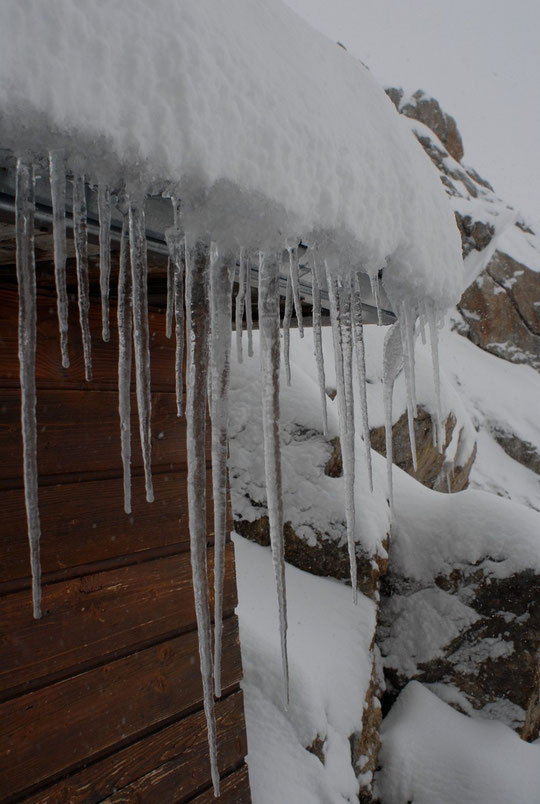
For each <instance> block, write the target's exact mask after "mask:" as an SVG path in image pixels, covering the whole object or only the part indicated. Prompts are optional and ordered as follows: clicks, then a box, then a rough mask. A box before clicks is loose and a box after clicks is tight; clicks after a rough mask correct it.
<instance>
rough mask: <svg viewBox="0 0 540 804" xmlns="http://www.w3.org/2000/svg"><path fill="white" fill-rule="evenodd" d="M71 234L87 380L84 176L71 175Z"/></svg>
mask: <svg viewBox="0 0 540 804" xmlns="http://www.w3.org/2000/svg"><path fill="white" fill-rule="evenodd" d="M73 234H74V239H75V257H76V263H77V284H78V297H79V321H80V323H81V333H82V343H83V353H84V374H85V378H86V381H87V382H90V381H91V379H92V340H91V336H90V324H89V321H88V313H89V311H90V297H89V289H88V237H87V235H88V232H87V219H86V190H85V185H84V176H80V175H76V176H74V177H73Z"/></svg>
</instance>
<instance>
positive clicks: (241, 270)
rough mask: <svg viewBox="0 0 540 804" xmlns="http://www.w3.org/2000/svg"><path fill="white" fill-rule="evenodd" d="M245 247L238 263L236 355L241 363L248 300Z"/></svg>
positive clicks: (241, 250)
mask: <svg viewBox="0 0 540 804" xmlns="http://www.w3.org/2000/svg"><path fill="white" fill-rule="evenodd" d="M244 263H245V256H244V248H241V249H240V259H239V265H238V293H237V294H236V308H235V313H236V314H235V326H236V357H237V360H238V362H239V363H241V362H242V360H243V354H242V321H243V319H244V304H245V300H246V271H245V264H244Z"/></svg>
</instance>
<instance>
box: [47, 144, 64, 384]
mask: <svg viewBox="0 0 540 804" xmlns="http://www.w3.org/2000/svg"><path fill="white" fill-rule="evenodd" d="M49 180H50V185H51V201H52V210H53V239H54V278H55V283H56V307H57V310H58V328H59V330H60V353H61V355H62V368H69V351H68V329H69V303H68V295H67V289H66V254H67V249H66V163H65V158H64V154H63V152H62V151H51V152H50V154H49Z"/></svg>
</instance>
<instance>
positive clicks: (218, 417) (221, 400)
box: [210, 255, 235, 697]
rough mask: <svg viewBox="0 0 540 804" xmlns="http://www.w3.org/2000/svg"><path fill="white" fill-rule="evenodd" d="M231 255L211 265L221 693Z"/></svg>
mask: <svg viewBox="0 0 540 804" xmlns="http://www.w3.org/2000/svg"><path fill="white" fill-rule="evenodd" d="M234 271H235V261H234V259H233V257H232V255H228V256H226V257H225V258H224V259H223V261H219V262H218V261H217V259H214V260H213V261H212V264H211V266H210V322H211V326H210V329H211V337H210V367H211V379H212V383H211V384H212V398H211V415H212V488H213V494H214V690H215V694H216V695H217V696H218V697H219V696H220V695H221V641H222V628H223V624H222V618H223V578H224V572H225V564H224V551H225V540H226V536H227V446H228V439H227V428H228V419H229V361H230V350H231V317H232V285H233V280H234Z"/></svg>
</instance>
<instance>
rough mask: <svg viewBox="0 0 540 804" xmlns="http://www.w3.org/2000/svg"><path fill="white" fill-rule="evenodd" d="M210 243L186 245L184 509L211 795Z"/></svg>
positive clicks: (214, 746) (213, 734)
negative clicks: (208, 530) (208, 546)
mask: <svg viewBox="0 0 540 804" xmlns="http://www.w3.org/2000/svg"><path fill="white" fill-rule="evenodd" d="M207 310H208V248H207V247H206V246H205V245H203V244H202V243H198V244H197V245H196V246H195V248H194V249H193V253H192V254H190V255H189V259H188V249H187V248H186V312H187V331H188V333H189V338H188V354H187V402H186V419H187V452H188V510H189V533H190V545H191V567H192V572H193V591H194V597H195V613H196V616H197V630H198V635H199V654H200V660H201V675H202V683H203V697H204V711H205V714H206V722H207V727H208V746H209V751H210V767H211V773H212V783H213V785H214V793H215V795H216V796H217V795H219V770H218V764H217V739H216V722H215V714H214V690H213V672H212V646H211V625H210V603H209V594H208V576H207V566H206V388H207V371H208V314H207Z"/></svg>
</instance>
